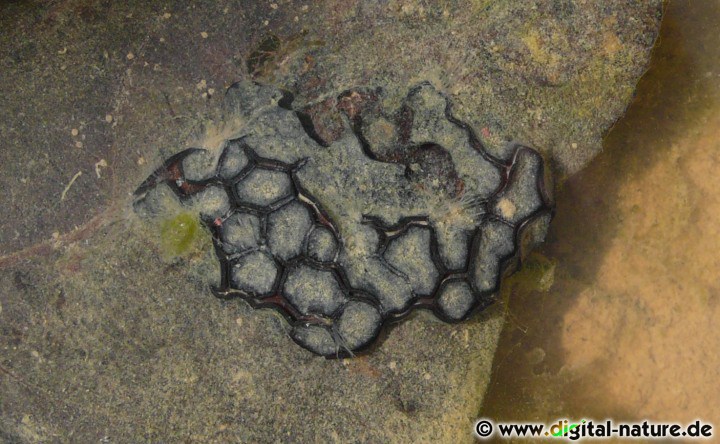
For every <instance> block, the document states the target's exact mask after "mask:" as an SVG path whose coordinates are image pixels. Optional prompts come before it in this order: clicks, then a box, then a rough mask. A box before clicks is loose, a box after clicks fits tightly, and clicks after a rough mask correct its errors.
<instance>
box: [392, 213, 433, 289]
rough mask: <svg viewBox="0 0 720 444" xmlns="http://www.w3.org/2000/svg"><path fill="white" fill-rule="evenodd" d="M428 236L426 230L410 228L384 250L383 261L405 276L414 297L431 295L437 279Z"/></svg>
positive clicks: (428, 232)
mask: <svg viewBox="0 0 720 444" xmlns="http://www.w3.org/2000/svg"><path fill="white" fill-rule="evenodd" d="M430 236H431V233H430V229H428V228H421V227H410V228H409V229H408V230H407V231H406V232H405V233H402V234H401V235H399V236H398V237H396V238H394V239H392V240H391V241H390V243H389V244H388V246H387V249H386V250H385V260H386V261H388V263H389V264H390V266H392V267H393V268H395V269H396V270H398V271H400V272H401V273H402V274H403V275H405V276H407V278H408V280H409V281H410V282H411V283H412V287H413V293H415V294H416V295H430V294H432V293H433V291H434V290H435V285H437V281H438V278H439V273H438V270H437V268H436V267H435V264H434V263H433V260H432V257H431V256H430V250H431V245H430Z"/></svg>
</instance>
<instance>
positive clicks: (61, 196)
mask: <svg viewBox="0 0 720 444" xmlns="http://www.w3.org/2000/svg"><path fill="white" fill-rule="evenodd" d="M80 176H82V171H78V172H77V173H75V175H74V176H73V177H72V179H70V183H68V184H67V186H66V187H65V189H64V190H63V192H62V194H61V195H60V202H62V201H64V200H65V196H66V195H67V192H68V191H69V190H70V187H71V186H72V185H73V184H74V183H75V181H76V180H77V178H78V177H80Z"/></svg>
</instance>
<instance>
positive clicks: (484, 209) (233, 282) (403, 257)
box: [136, 110, 551, 357]
mask: <svg viewBox="0 0 720 444" xmlns="http://www.w3.org/2000/svg"><path fill="white" fill-rule="evenodd" d="M446 113H447V119H448V121H450V122H453V124H454V125H455V126H456V127H458V128H461V129H462V130H463V131H466V132H467V134H469V136H470V140H471V141H472V140H473V137H474V136H473V134H472V132H471V131H470V130H469V128H467V127H466V126H464V124H461V123H459V122H457V121H455V120H454V118H452V116H451V115H450V114H449V110H448V111H446ZM355 131H359V130H355ZM423 137H424V136H423ZM477 144H478V146H481V145H479V142H477ZM306 161H307V159H301V160H299V161H297V162H295V163H285V162H282V161H279V160H276V159H273V158H268V157H262V156H260V155H258V154H257V151H256V149H254V148H253V147H252V146H251V145H250V144H249V143H248V141H247V140H246V139H245V138H244V137H241V138H238V139H233V140H228V141H226V142H225V146H224V148H223V150H222V151H221V153H220V154H219V157H217V156H213V155H212V154H211V153H210V152H209V151H205V150H201V149H196V148H192V149H188V150H185V151H183V152H181V153H178V154H176V155H175V156H172V157H171V158H170V159H168V160H167V161H166V162H165V164H164V165H163V166H162V167H161V168H159V169H158V170H157V171H156V172H155V173H153V175H152V176H150V178H148V180H146V181H145V182H144V183H143V184H142V185H141V186H140V188H139V189H138V190H137V191H136V196H138V198H137V200H136V205H138V207H141V206H142V205H143V202H144V201H146V200H148V199H149V197H148V195H149V194H150V192H151V190H153V189H154V188H156V187H157V186H158V185H160V184H165V185H167V186H169V188H170V189H171V190H172V191H173V192H174V194H175V195H176V196H177V197H178V198H179V200H180V202H181V203H182V204H184V205H188V206H192V205H193V204H194V203H197V202H202V205H201V207H200V210H199V213H200V217H201V219H202V221H203V222H204V223H205V224H206V225H207V226H208V227H209V229H210V230H211V231H212V233H213V240H214V244H215V252H216V255H217V258H218V260H219V264H220V270H221V280H220V282H219V283H218V284H217V285H216V286H215V287H214V288H213V291H214V293H215V295H216V296H218V297H220V298H225V299H229V298H235V297H240V298H242V299H244V300H245V301H247V302H248V303H249V304H250V305H251V306H253V307H255V308H273V309H276V310H277V311H278V312H280V313H281V314H282V315H283V316H284V317H285V318H286V319H287V321H288V323H289V325H290V329H291V330H290V336H291V337H292V339H293V340H294V341H295V342H297V343H298V344H299V345H301V346H302V347H304V348H306V349H308V350H310V351H312V352H314V353H316V354H319V355H323V356H326V357H349V356H353V355H354V354H355V353H357V352H359V351H362V350H364V349H366V348H367V347H369V346H370V345H371V344H372V343H373V342H374V341H375V339H376V338H377V337H378V335H379V334H380V331H381V328H382V326H383V324H384V323H385V322H386V321H389V320H398V319H400V318H403V317H405V316H406V315H407V314H409V313H410V312H411V311H412V310H413V309H427V310H431V311H432V312H433V313H435V315H436V316H437V317H439V318H440V319H442V320H444V321H446V322H459V321H462V320H464V319H466V318H467V317H468V316H470V314H471V313H472V312H473V311H475V310H478V309H482V308H484V307H486V306H487V305H489V304H490V303H492V302H493V300H494V298H495V294H496V293H497V290H498V288H499V285H500V279H501V277H502V275H503V274H504V273H505V272H506V271H507V270H508V269H509V267H510V265H511V264H512V263H513V262H514V261H515V259H516V258H517V256H518V252H519V249H520V246H521V236H522V234H523V231H524V230H525V228H526V227H527V226H529V225H530V224H531V223H532V222H533V221H535V220H537V219H538V218H542V217H548V218H549V214H550V212H551V206H550V203H549V199H548V197H547V195H546V194H545V190H544V179H543V171H544V170H543V168H544V167H543V161H542V158H541V157H540V156H539V155H538V154H537V153H536V152H535V151H533V150H532V149H530V148H526V147H523V146H520V145H517V146H515V147H514V150H513V153H512V156H511V157H510V159H509V161H507V162H506V163H503V162H495V161H493V162H488V164H489V165H490V167H491V168H494V169H495V170H496V173H494V174H496V175H497V177H498V178H499V179H498V180H499V181H500V185H499V186H498V187H497V188H496V189H495V190H494V191H493V192H492V193H490V194H489V195H488V196H487V197H486V198H483V199H478V200H477V201H473V202H471V203H472V205H473V206H474V208H477V211H478V214H480V221H479V223H478V225H477V226H476V227H475V228H474V229H472V230H468V229H461V228H456V227H452V226H450V227H439V226H437V225H436V224H434V223H433V221H432V220H431V219H430V217H426V216H413V217H405V218H401V219H400V220H399V221H398V222H397V223H396V224H393V225H387V224H385V223H384V222H383V221H382V220H381V219H379V218H377V217H374V216H370V215H365V216H364V218H363V220H362V226H363V227H364V228H363V229H362V230H361V233H360V235H361V237H362V236H364V237H363V239H364V241H366V244H367V246H368V248H369V249H370V251H369V256H368V258H369V259H368V260H367V262H366V263H364V264H361V265H362V267H361V268H362V269H363V270H364V271H363V272H362V273H359V274H358V273H357V272H356V270H354V271H352V272H351V271H350V270H349V269H348V265H347V264H346V263H344V262H343V260H342V259H341V256H342V253H343V249H344V248H345V246H344V239H343V238H342V236H341V234H340V231H339V229H338V226H337V225H336V221H333V220H332V218H331V217H330V216H329V215H328V213H327V212H326V211H325V210H324V209H323V205H322V203H321V202H319V201H317V200H316V199H315V197H314V196H312V195H310V194H309V193H308V192H306V191H305V190H304V189H303V186H302V181H301V180H299V178H298V171H299V170H300V169H301V168H302V167H303V165H304V164H305V162H306ZM485 167H487V166H485ZM528 196H530V197H528ZM138 207H136V208H138ZM388 270H389V271H388ZM380 276H381V277H382V280H383V282H380V278H379V277H380ZM374 277H378V278H377V279H375V278H374Z"/></svg>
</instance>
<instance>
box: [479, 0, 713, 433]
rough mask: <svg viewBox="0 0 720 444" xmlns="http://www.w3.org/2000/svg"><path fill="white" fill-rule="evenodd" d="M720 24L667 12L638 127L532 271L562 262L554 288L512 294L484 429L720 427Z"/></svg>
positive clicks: (596, 172)
mask: <svg viewBox="0 0 720 444" xmlns="http://www.w3.org/2000/svg"><path fill="white" fill-rule="evenodd" d="M719 19H720V2H717V1H713V2H710V1H703V2H670V3H669V4H668V5H667V9H666V15H665V18H664V22H663V25H662V29H661V35H660V40H659V41H658V45H657V47H656V49H655V50H654V53H653V59H652V63H651V66H650V69H649V70H648V72H647V73H646V75H645V76H644V77H643V78H642V80H641V82H640V84H639V87H638V90H637V94H636V98H635V100H634V102H633V103H632V104H631V106H630V107H629V109H628V112H627V115H626V116H625V117H623V118H622V119H621V120H620V121H619V122H618V123H617V124H616V126H615V127H614V128H613V129H612V130H611V131H610V132H609V134H608V135H607V138H606V140H605V143H604V151H603V153H602V154H601V155H600V156H599V157H598V158H597V159H595V160H594V161H593V162H592V164H591V165H590V166H589V167H588V168H587V169H586V170H584V171H583V172H581V173H580V174H578V175H576V176H574V177H572V178H571V179H570V180H568V181H567V182H565V183H564V184H562V185H561V186H560V189H559V191H558V193H557V213H556V218H555V220H554V222H553V225H552V228H551V233H550V236H549V240H548V242H547V243H546V245H545V246H544V248H543V249H542V250H541V251H540V253H539V255H535V256H533V257H531V258H530V259H529V261H528V265H529V266H530V269H532V268H533V265H538V264H541V265H542V264H545V266H544V269H545V270H548V273H550V272H552V270H553V269H552V266H547V264H550V265H552V264H556V265H555V267H554V275H553V274H550V275H549V276H550V277H552V278H553V279H554V280H553V285H552V287H550V289H549V290H548V291H546V292H543V291H538V290H535V291H523V286H515V287H513V290H512V291H511V293H512V294H511V295H510V298H509V302H508V304H507V306H506V308H507V311H508V323H507V325H506V328H505V331H504V332H503V335H502V338H501V341H500V346H499V349H498V354H497V355H496V360H495V364H494V373H493V374H494V376H493V383H492V384H491V386H490V388H489V391H488V395H487V397H486V399H485V404H484V406H483V409H482V411H481V415H482V416H486V417H491V418H495V419H498V420H500V419H504V420H508V419H516V420H537V421H548V422H550V421H552V420H555V419H557V418H564V417H571V418H575V419H578V418H593V419H604V418H615V419H628V420H634V419H649V420H653V421H673V422H689V421H691V420H694V419H696V418H698V419H702V420H704V421H709V422H713V423H715V424H718V425H720V385H718V383H717V381H718V376H719V370H718V368H720V354H719V353H718V350H720V327H719V326H718V325H717V321H718V319H720V272H719V271H718V270H720V253H719V251H720V226H719V225H718V224H717V221H718V220H719V219H720V193H719V192H718V191H717V190H718V189H720V174H717V172H718V167H719V166H720V163H719V161H720V149H719V148H720V34H719V33H718V32H717V23H718V20H719ZM535 268H536V269H537V268H538V267H535ZM526 273H527V272H526ZM547 279H548V276H546V280H547ZM716 433H717V432H716Z"/></svg>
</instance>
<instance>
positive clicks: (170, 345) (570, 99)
mask: <svg viewBox="0 0 720 444" xmlns="http://www.w3.org/2000/svg"><path fill="white" fill-rule="evenodd" d="M275 5H277V6H278V7H277V8H274V7H273V3H271V2H268V3H259V2H255V1H252V2H244V1H240V2H232V3H217V2H200V3H197V2H193V3H182V4H181V3H178V2H169V1H159V2H153V3H149V2H138V1H127V2H88V1H75V0H62V1H58V2H52V3H43V2H35V3H30V2H5V3H4V4H3V5H2V6H0V42H1V43H2V44H0V67H2V69H0V85H1V86H0V90H1V91H2V94H0V132H1V133H2V134H3V143H4V144H5V145H4V146H5V149H3V150H0V165H2V169H3V174H2V175H1V176H0V185H2V189H3V190H5V192H4V193H2V194H1V195H0V206H1V207H2V208H3V209H4V211H5V215H6V217H5V218H4V219H3V220H0V283H1V284H2V285H0V288H1V289H2V290H0V307H1V308H2V311H0V332H1V333H0V348H1V352H0V356H1V358H0V366H1V368H2V371H1V372H0V393H2V394H3V396H1V397H0V436H2V437H3V439H4V438H5V437H9V438H8V439H9V440H10V441H16V442H57V441H59V442H78V441H80V442H97V441H101V440H109V441H110V442H116V441H123V440H128V441H133V442H147V441H153V442H157V441H165V442H182V441H198V442H212V441H217V442H227V441H232V442H274V441H278V440H286V439H288V438H287V437H288V436H290V437H293V438H294V439H296V440H297V441H303V442H308V441H310V442H312V441H332V440H336V441H337V440H341V439H343V438H346V437H354V438H356V439H357V440H358V441H402V440H404V439H407V437H408V436H413V437H414V438H415V439H416V440H420V441H422V440H433V441H452V442H461V441H467V442H470V441H472V439H473V438H472V435H471V434H470V432H469V430H470V428H471V425H472V421H473V420H474V419H475V417H476V415H477V410H478V407H479V405H480V403H481V401H482V397H483V393H484V390H485V387H486V385H487V383H488V380H489V371H490V363H491V362H492V356H493V353H494V350H495V343H496V340H497V336H498V334H499V331H500V329H501V327H502V319H503V318H502V313H501V312H500V311H491V312H488V313H485V314H483V315H481V317H480V318H476V319H473V320H471V321H470V322H467V323H462V324H458V325H452V326H448V325H443V324H440V323H433V322H428V321H426V320H424V319H423V318H417V319H412V320H410V321H409V322H404V323H401V324H399V325H398V326H397V327H396V328H394V329H393V330H392V331H391V332H390V334H389V335H388V337H387V338H386V339H385V340H384V342H383V344H382V346H381V347H378V348H377V349H376V350H374V351H373V352H372V354H369V355H367V356H364V357H360V358H356V359H353V360H347V361H346V360H341V361H327V360H324V359H322V358H316V357H312V356H310V354H309V353H307V352H306V351H304V350H302V349H300V348H299V347H292V346H288V345H287V342H288V341H287V338H286V333H287V331H286V327H285V325H284V324H283V322H280V321H278V320H277V318H276V316H273V315H271V314H269V313H268V312H267V311H263V310H261V311H254V310H250V309H249V308H248V307H247V306H246V305H244V304H242V303H235V302H231V303H223V304H218V303H217V302H216V301H215V300H214V299H213V298H211V297H210V296H209V294H208V288H209V287H210V286H211V285H213V284H215V283H216V282H217V281H218V279H219V278H218V274H219V269H218V267H217V263H216V258H215V257H214V253H213V252H212V245H211V244H210V241H209V239H210V237H209V236H210V235H209V234H208V233H206V232H205V231H204V229H203V228H202V227H200V228H199V229H198V231H197V236H196V237H195V238H194V240H193V243H192V245H191V246H190V247H188V248H187V249H185V250H184V251H183V253H182V254H181V255H180V256H179V257H175V258H173V259H172V260H166V259H165V258H164V257H163V256H164V253H165V252H166V251H167V245H166V244H167V242H168V239H163V238H162V235H161V234H160V232H161V230H160V229H159V227H160V226H161V225H162V224H161V222H158V223H157V224H153V223H150V224H145V223H143V224H137V223H136V221H135V220H134V216H132V215H131V213H132V212H131V211H129V210H128V208H129V207H130V201H129V198H128V194H129V193H130V192H132V190H133V189H134V188H135V187H136V186H137V184H138V183H139V182H140V181H142V180H143V179H144V178H146V177H147V176H148V174H150V173H151V172H152V171H153V169H154V168H155V167H157V165H159V164H160V163H161V162H162V161H163V160H164V159H166V158H167V157H168V156H169V155H170V154H172V153H173V152H175V151H176V150H178V149H179V148H181V147H183V146H198V147H203V148H207V149H217V148H218V144H217V143H215V141H216V140H222V141H224V140H227V139H233V138H236V137H239V136H240V134H232V132H231V131H230V132H224V131H223V130H222V128H220V129H213V128H212V125H210V126H207V125H206V124H207V122H208V121H209V119H214V118H215V117H217V113H216V111H215V110H217V109H219V108H220V104H221V101H222V97H223V91H224V90H225V88H226V87H227V86H228V85H230V84H232V83H233V82H234V81H236V80H239V79H243V78H245V79H248V78H250V77H253V78H255V79H257V80H260V81H263V82H267V83H273V84H275V85H280V86H281V87H284V88H286V89H291V90H293V92H295V93H296V102H297V106H298V107H302V106H303V104H304V103H306V104H308V105H310V106H311V107H312V109H313V110H315V109H316V108H317V107H318V105H317V104H318V103H320V104H323V105H324V104H325V102H324V101H323V100H324V99H326V98H328V100H329V102H334V101H335V99H334V98H333V97H334V95H335V94H336V92H337V91H341V90H344V89H347V88H354V87H356V86H358V85H371V86H373V87H375V86H383V87H384V88H385V90H386V91H388V93H389V94H388V95H387V96H386V97H387V100H385V101H388V102H393V103H391V104H390V105H389V106H388V107H387V108H388V109H394V108H395V105H396V104H397V103H398V101H399V100H400V99H401V98H402V97H404V96H405V94H406V92H407V87H408V85H410V84H414V83H416V82H418V81H420V80H423V79H434V80H433V83H434V84H435V85H436V87H437V88H438V89H440V90H443V91H446V92H448V93H449V94H450V95H451V97H452V98H453V101H454V103H455V104H456V106H455V111H456V112H457V113H458V116H459V117H460V118H461V120H463V121H465V122H469V123H470V124H471V126H472V127H473V128H474V129H475V130H476V131H477V132H478V135H479V137H481V138H482V140H483V142H485V145H486V146H487V147H488V148H489V149H490V150H493V152H500V151H502V149H503V148H504V147H506V145H505V143H504V142H505V140H506V139H508V138H510V139H515V140H521V141H523V142H524V143H527V144H529V145H532V146H535V147H537V148H538V149H541V150H544V151H545V152H546V153H547V154H549V155H550V156H549V157H551V158H552V160H553V162H554V163H555V164H557V165H559V167H558V170H559V171H560V172H561V173H562V174H565V173H568V172H573V171H577V170H579V169H580V168H581V167H582V166H583V165H585V164H586V163H587V161H588V160H589V159H591V158H592V156H593V155H594V153H596V152H597V151H598V150H599V147H600V140H601V136H602V134H603V132H604V131H605V129H606V128H607V127H608V126H609V125H610V124H611V123H612V122H613V121H614V119H615V118H616V117H617V116H618V115H620V114H621V113H622V111H623V110H624V107H625V106H626V104H627V102H628V100H629V99H630V97H631V96H632V91H633V88H634V84H635V82H636V79H637V78H638V76H639V75H640V74H641V73H642V72H643V69H644V66H645V61H646V60H647V54H648V49H649V47H650V46H651V45H652V41H653V38H654V35H655V32H656V29H657V26H658V23H659V9H660V3H659V2H610V3H608V2H604V3H602V4H601V3H597V4H586V5H584V6H582V7H579V6H577V5H574V4H571V3H568V4H565V3H560V4H558V3H557V2H536V3H531V4H528V3H525V2H496V3H493V4H487V5H485V4H482V5H480V4H478V5H477V7H476V6H472V7H471V8H468V7H467V4H466V3H464V2H455V1H453V2H445V3H437V4H424V5H421V4H419V3H417V2H394V1H392V2H390V3H382V2H376V3H369V2H368V3H366V2H363V3H362V4H361V3H357V2H347V3H342V4H340V3H338V2H332V3H330V2H322V1H321V2H312V3H307V4H303V3H290V4H285V3H282V2H276V3H275ZM555 5H557V6H555ZM306 6H307V8H306ZM295 17H298V19H297V20H295ZM377 24H382V26H376V25H377ZM530 24H531V25H530ZM526 25H527V26H526ZM303 30H306V31H307V32H304V31H303ZM205 35H207V37H204V36H205ZM267 35H276V36H278V40H279V41H280V44H279V46H278V47H277V50H272V51H269V52H268V54H269V55H268V57H266V58H265V59H264V61H263V62H261V63H257V64H255V66H254V67H253V69H251V70H249V71H248V70H247V69H246V67H247V63H246V62H247V61H248V59H249V58H250V56H251V55H252V54H253V52H254V50H255V48H257V47H258V45H259V43H260V42H261V41H263V39H265V38H266V36H267ZM567 36H572V39H568V38H567ZM560 55H562V56H560ZM264 91H265V95H264V98H263V97H260V98H257V99H256V98H255V96H254V95H253V97H252V100H255V101H257V102H258V103H257V104H256V105H257V106H256V105H253V106H252V107H248V108H246V109H245V110H250V109H254V110H259V109H261V105H262V106H265V105H266V109H274V108H275V100H278V99H279V98H280V96H281V94H280V93H279V91H278V90H277V89H275V88H272V87H270V88H266V89H265V90H264ZM273 97H275V98H273ZM238 100H239V98H238ZM227 109H228V110H231V109H234V110H236V111H237V112H238V115H240V116H242V118H243V119H251V118H252V116H251V115H249V114H246V113H245V110H243V109H240V108H239V107H238V106H235V108H233V106H232V103H230V105H229V106H227ZM328 109H330V107H329V108H328ZM275 112H276V113H277V114H278V115H279V116H278V117H282V118H287V119H286V120H288V121H290V122H295V121H294V120H292V118H293V113H292V112H290V111H287V110H275ZM228 114H229V112H228ZM320 114H321V113H313V115H314V116H318V115H320ZM328 115H329V117H328V118H327V119H324V118H323V119H320V120H326V121H327V122H330V123H332V125H331V124H329V123H328V124H323V125H320V124H318V125H316V129H317V132H318V133H319V134H322V135H332V134H342V133H343V128H345V127H344V123H343V120H342V119H338V118H336V116H335V113H334V112H329V113H328ZM326 117H327V116H326ZM265 120H266V125H267V127H268V128H267V129H266V130H265V131H266V133H267V134H258V135H255V136H253V137H256V141H257V142H268V143H267V144H265V143H258V147H257V149H258V150H263V149H264V148H263V147H268V148H267V150H268V151H267V152H275V151H277V149H278V148H279V147H278V146H273V145H271V142H272V140H274V139H275V138H276V135H275V134H276V133H277V131H281V130H282V129H283V128H287V126H285V125H284V124H283V125H276V124H275V123H274V121H275V120H278V119H277V118H276V117H274V116H271V115H267V116H266V117H265ZM293 124H294V125H299V124H298V123H297V122H295V123H293ZM75 130H76V131H75ZM206 133H207V134H206ZM218 134H220V136H221V137H219V138H218V137H216V136H218ZM378 140H382V139H378ZM309 143H310V141H309V139H307V138H303V139H301V140H298V144H295V145H292V146H289V147H285V148H286V151H283V156H284V159H285V161H286V162H294V161H295V160H298V159H299V158H300V157H301V156H299V155H298V153H299V152H300V150H301V149H300V148H297V147H298V146H299V145H305V144H309ZM303 149H304V148H303ZM628 149H631V148H628ZM500 157H502V156H500ZM103 160H104V162H102V161H103ZM103 165H107V166H103ZM400 172H401V173H402V172H403V171H402V169H401V171H400ZM77 173H81V175H79V176H76V175H77ZM74 177H75V180H72V184H71V179H73V178H74ZM68 186H69V187H68ZM157 188H158V187H156V188H155V189H157ZM165 191H167V193H160V194H159V195H157V196H156V197H159V198H160V199H158V200H154V204H160V205H159V206H154V205H150V206H143V205H140V207H144V208H145V209H150V213H152V214H153V215H158V214H167V212H168V210H170V211H173V210H172V209H174V211H184V210H183V207H179V206H178V202H177V200H176V197H177V196H175V195H174V193H173V192H172V191H170V190H169V189H167V190H165ZM166 198H167V199H166ZM148 202H149V200H148V201H146V203H148ZM166 204H167V205H166ZM149 216H150V215H149ZM332 216H334V217H344V216H345V215H344V214H336V215H332ZM343 241H348V239H343ZM211 301H212V302H211ZM324 331H325V332H326V333H327V330H324ZM466 338H467V339H466ZM324 341H325V344H326V346H327V351H331V350H333V349H334V348H335V340H334V338H332V335H331V334H329V333H328V335H327V336H325V339H324ZM350 418H352V420H349V419H350ZM418 424H422V425H423V426H422V428H419V427H418Z"/></svg>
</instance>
